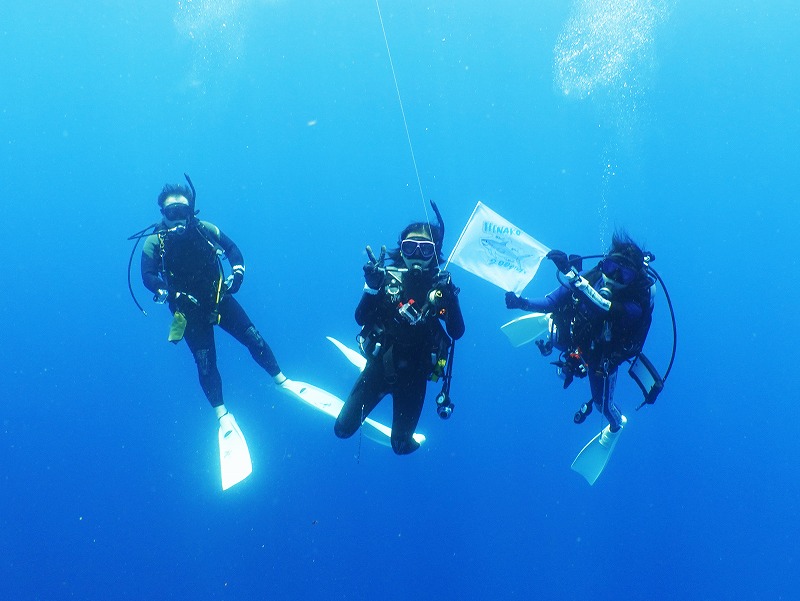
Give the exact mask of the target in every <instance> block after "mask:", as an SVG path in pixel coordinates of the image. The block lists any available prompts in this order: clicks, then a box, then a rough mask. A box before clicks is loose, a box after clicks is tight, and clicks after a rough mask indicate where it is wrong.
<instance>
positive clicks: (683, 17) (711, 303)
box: [0, 0, 800, 601]
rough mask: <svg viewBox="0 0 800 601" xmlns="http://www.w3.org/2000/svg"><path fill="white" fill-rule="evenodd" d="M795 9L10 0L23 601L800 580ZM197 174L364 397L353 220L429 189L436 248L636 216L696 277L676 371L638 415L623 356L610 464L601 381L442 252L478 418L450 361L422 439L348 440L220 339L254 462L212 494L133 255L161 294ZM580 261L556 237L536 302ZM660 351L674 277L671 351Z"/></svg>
mask: <svg viewBox="0 0 800 601" xmlns="http://www.w3.org/2000/svg"><path fill="white" fill-rule="evenodd" d="M378 8H380V15H381V16H382V20H383V25H384V26H385V31H386V36H387V39H388V42H389V48H390V51H391V59H392V60H391V62H390V60H389V54H388V53H387V46H386V43H385V41H384V36H383V31H382V27H381V19H380V18H379V11H378ZM799 27H800V8H798V5H797V3H795V2H790V1H789V0H780V1H778V0H774V1H769V0H732V1H730V2H721V1H719V0H704V1H688V0H663V1H660V0H627V1H622V0H607V1H604V2H600V1H599V0H562V1H556V0H542V1H539V2H519V1H518V2H512V1H508V0H495V1H493V2H476V1H466V2H465V1H462V2H456V1H452V0H451V1H444V0H427V1H425V2H422V1H417V0H404V1H402V2H401V1H398V0H381V2H380V5H379V6H378V5H377V4H376V3H375V2H373V1H371V0H327V1H324V2H322V1H313V0H312V1H307V2H300V1H296V0H274V1H269V0H218V1H212V0H181V1H180V2H175V1H164V0H143V1H140V2H123V1H119V0H116V1H113V0H97V1H94V2H63V1H61V2H59V1H56V2H51V3H31V2H23V1H21V0H6V1H5V2H3V3H2V5H0V80H2V83H1V84H0V85H1V90H2V91H1V92H0V135H1V137H0V143H2V151H0V202H2V208H3V217H4V222H5V227H4V233H5V241H6V242H5V246H6V261H5V273H6V277H5V282H6V284H5V287H6V294H5V300H4V302H3V303H1V304H0V315H1V316H2V322H3V328H2V329H3V332H2V335H0V366H2V367H1V368H0V385H1V387H2V393H0V394H1V396H0V408H2V415H1V416H0V419H1V420H2V428H1V429H0V598H2V599H7V600H58V599H81V600H86V601H90V600H107V599H121V600H122V599H130V600H138V599H219V600H244V599H309V600H311V599H323V600H327V599H387V600H394V599H398V600H399V599H408V598H413V599H421V600H426V599H454V600H461V599H531V598H543V599H587V598H592V599H596V600H600V601H602V600H611V599H614V600H620V599H625V600H628V599H636V600H639V599H647V600H652V599H658V600H661V599H664V600H668V599H692V600H724V599H758V600H779V599H797V598H798V592H797V591H798V588H799V587H800V566H798V558H799V557H800V554H799V553H798V530H799V528H798V523H799V522H798V517H797V511H798V502H799V501H800V479H799V478H798V451H797V448H798V446H797V445H798V442H797V441H798V418H797V402H798V392H797V390H798V383H799V382H800V379H799V378H798V375H797V367H796V363H797V362H796V357H795V355H796V343H797V339H798V334H799V333H800V328H799V327H798V324H797V320H796V307H797V298H796V297H797V294H798V292H799V291H800V288H799V287H798V284H797V283H796V274H797V271H798V259H797V248H796V242H797V239H798V236H797V232H796V229H797V226H798V223H800V195H799V194H798V186H797V175H798V159H800V152H799V151H798V143H797V141H798V139H799V138H800V110H799V109H798V100H797V99H798V92H800V76H798V71H799V70H798V62H797V56H796V55H797V53H796V52H795V46H796V41H795V38H796V32H797V31H798V28H799ZM392 64H393V66H394V70H395V73H396V76H397V84H398V88H399V92H400V98H401V99H402V106H403V110H404V114H403V111H401V108H400V103H399V101H398V93H397V90H396V89H395V83H394V80H393V77H392ZM404 116H405V119H406V121H407V124H408V137H407V135H406V130H405V128H404ZM409 140H410V142H411V146H410V145H409ZM412 148H413V157H414V158H415V160H416V165H417V167H418V170H419V184H418V181H417V175H416V172H415V168H414V162H413V161H412V153H411V149H412ZM184 172H186V173H188V174H190V175H191V177H192V179H193V181H194V183H195V185H196V187H197V207H198V208H199V209H200V211H201V213H200V217H201V218H203V219H207V220H210V221H212V222H213V223H215V224H216V225H218V226H219V227H220V228H221V229H222V230H223V231H224V232H225V233H226V234H228V235H229V236H230V237H231V238H232V239H233V240H234V241H235V242H236V243H237V244H238V245H239V247H240V248H241V250H242V252H243V253H244V256H245V260H246V262H247V276H246V278H245V282H244V285H243V287H242V290H241V291H240V292H239V293H238V295H237V298H238V299H239V301H240V302H241V303H242V305H243V306H244V307H245V309H246V310H247V312H248V314H249V315H250V317H251V318H252V319H253V321H254V322H255V324H256V326H257V327H258V328H259V330H260V331H261V333H262V334H263V335H264V337H265V338H266V339H267V341H268V342H269V344H270V345H271V347H272V348H273V350H274V351H275V354H276V355H277V358H278V360H279V362H280V365H281V367H282V369H283V371H284V373H286V375H287V376H289V377H290V378H293V379H297V380H303V381H308V382H312V383H314V384H317V385H319V386H322V387H324V388H326V389H327V390H330V391H331V392H333V393H334V394H337V395H338V396H340V397H342V398H344V397H346V395H347V393H348V392H349V390H350V387H351V385H352V383H353V381H354V380H355V377H356V372H355V370H354V369H353V368H352V366H350V365H349V364H348V363H347V362H346V361H345V359H344V358H343V357H342V356H341V355H340V354H339V353H338V351H337V350H336V349H335V348H334V347H333V346H332V345H331V344H330V343H329V342H328V341H327V340H325V336H326V335H331V336H335V337H337V338H339V339H341V340H343V341H346V342H352V341H353V340H354V337H355V335H356V334H357V333H358V327H357V326H356V324H355V322H354V319H353V310H354V308H355V305H356V304H357V302H358V300H359V298H360V295H361V287H362V284H363V277H362V271H361V266H362V264H363V263H364V261H365V260H366V255H365V253H364V247H365V245H366V244H370V245H372V247H373V248H377V247H379V246H380V245H381V244H387V245H389V246H390V247H391V246H393V245H395V244H396V241H397V236H398V233H399V232H400V230H401V229H402V228H403V227H404V226H405V225H406V224H407V223H409V222H411V221H414V220H419V219H424V218H425V210H424V206H423V202H422V199H423V198H425V199H428V198H432V199H434V200H436V202H437V203H438V205H439V207H440V209H441V211H442V213H443V216H444V219H445V223H446V226H447V233H446V238H445V247H446V248H445V250H446V252H448V251H449V249H451V248H452V247H453V244H454V243H455V241H456V239H457V236H458V232H459V231H460V230H461V228H462V227H463V225H464V224H465V222H466V220H467V218H468V217H469V215H470V213H471V211H472V209H473V207H474V206H475V203H476V202H477V201H478V200H480V201H483V202H484V203H485V204H487V205H488V206H489V207H491V208H492V209H493V210H495V211H497V212H498V213H500V214H501V215H503V216H504V217H505V218H506V219H508V220H509V221H511V222H512V223H514V224H515V225H517V226H518V227H520V228H522V229H523V230H525V231H526V232H527V233H528V234H530V235H532V236H534V237H535V238H537V239H538V240H540V241H541V242H542V243H544V244H545V245H547V246H549V247H551V248H558V249H562V250H565V251H567V252H571V253H581V254H596V253H599V252H602V251H603V250H604V249H605V248H607V246H608V244H609V242H610V239H611V235H612V234H613V232H614V230H615V228H617V227H624V228H626V229H627V230H628V231H629V233H630V234H631V235H632V236H633V237H634V238H635V239H637V240H639V241H640V242H641V243H642V244H643V245H644V247H645V248H647V249H650V250H652V251H653V252H654V253H655V254H656V257H657V260H656V261H655V262H654V264H653V267H655V269H656V270H658V272H659V273H660V274H661V276H662V277H663V279H664V281H665V283H666V284H667V287H668V291H669V293H670V295H671V297H672V301H673V303H674V307H675V314H676V318H677V326H678V353H677V359H676V362H675V365H674V368H673V370H672V373H671V374H670V377H669V379H668V381H667V385H666V388H665V390H664V392H663V393H662V394H661V396H660V397H659V399H658V402H657V403H656V404H655V405H653V406H646V407H644V408H643V409H642V410H640V411H638V412H637V411H635V407H636V406H637V405H638V404H639V402H640V401H641V393H640V392H639V390H638V388H636V386H635V384H634V382H633V381H632V380H631V379H630V378H628V377H627V376H626V375H625V374H624V372H622V373H621V374H620V379H619V382H618V386H617V396H616V400H617V403H618V405H619V406H620V408H621V409H622V411H623V412H624V413H625V414H626V416H627V417H628V419H629V423H628V426H627V428H626V429H625V432H624V435H623V436H622V437H621V439H620V443H619V444H618V445H617V447H616V451H615V453H614V456H613V457H612V459H611V461H610V463H609V465H608V467H607V468H606V471H605V472H604V473H603V475H602V476H601V478H600V479H599V480H598V482H597V483H596V484H595V485H594V486H592V487H590V486H588V485H587V483H586V482H585V481H584V480H583V478H581V477H580V476H579V475H578V474H576V473H574V472H572V471H571V470H570V469H569V466H570V463H571V462H572V460H573V458H574V457H575V455H576V454H577V453H578V451H580V449H581V448H582V447H583V445H584V444H585V443H586V442H587V441H588V440H589V439H591V437H592V436H593V435H594V434H595V433H596V432H598V431H599V430H600V429H601V428H602V427H603V425H604V423H603V422H602V421H600V418H599V417H598V414H597V412H595V414H593V415H592V416H591V417H590V418H589V419H588V420H587V422H586V423H584V424H583V425H581V426H576V425H574V424H573V423H572V414H573V412H574V411H575V410H576V409H577V408H578V406H579V405H580V404H581V403H583V402H584V401H585V400H587V399H588V386H587V383H586V381H579V382H576V383H574V384H573V385H572V386H571V387H570V388H569V389H568V390H566V391H563V390H562V383H561V381H560V380H559V379H558V378H557V377H556V375H555V372H554V368H553V367H552V366H551V365H549V360H550V359H547V358H543V357H541V356H540V355H539V352H538V350H537V349H536V348H535V347H533V346H532V345H530V346H526V347H521V348H517V349H515V348H512V347H511V346H510V345H509V344H508V342H507V340H506V339H505V337H504V336H503V334H502V333H501V332H500V330H499V326H500V325H502V324H503V323H505V322H506V321H508V320H509V319H511V318H513V317H516V316H518V315H520V314H521V313H520V312H518V311H514V312H512V311H508V310H506V309H505V306H504V302H503V291H502V290H500V289H499V288H496V287H494V286H492V285H491V284H489V283H487V282H485V281H483V280H480V279H478V278H477V277H475V276H473V275H472V274H470V273H467V272H465V271H463V270H461V269H460V268H458V267H455V266H453V267H452V268H451V271H452V273H453V278H454V281H455V283H456V284H457V285H458V286H460V287H461V289H462V290H461V296H460V298H461V306H462V308H463V311H464V317H465V320H466V324H467V333H466V335H465V337H464V338H463V339H462V340H461V341H460V342H459V343H458V345H457V349H456V356H455V363H454V379H453V388H452V397H453V400H454V402H455V404H456V410H455V413H454V415H453V417H452V419H450V420H449V421H446V422H445V421H442V420H440V419H439V418H438V417H437V415H436V413H435V411H434V404H433V402H432V400H433V396H434V395H435V393H436V392H438V390H439V386H438V385H435V384H432V385H430V386H429V389H428V401H427V403H426V406H425V408H424V410H423V416H422V420H421V422H420V426H419V431H421V432H423V433H425V434H426V435H427V437H428V441H427V442H426V443H425V444H424V445H423V447H422V448H421V449H420V450H419V451H418V452H416V453H414V454H413V455H411V456H407V457H397V456H394V455H393V454H392V452H391V451H390V449H387V448H386V447H382V446H379V445H377V444H375V443H374V442H372V441H371V440H368V439H366V438H364V439H363V440H361V439H360V438H359V436H358V435H356V436H355V437H353V438H352V439H349V440H346V441H341V440H338V439H337V438H335V437H334V435H333V421H332V420H331V419H330V418H329V417H327V416H325V415H323V414H322V413H318V412H315V411H314V410H312V409H311V408H309V407H307V406H305V405H302V404H301V403H300V402H299V401H296V400H293V399H291V398H289V397H287V396H284V395H283V394H281V393H280V392H279V391H278V390H276V389H275V387H274V386H273V384H272V383H271V379H270V378H269V377H268V376H267V375H266V374H265V373H263V372H262V371H261V370H260V369H259V368H258V367H257V366H256V365H255V364H254V363H253V361H252V360H251V358H250V356H249V354H248V353H247V351H246V350H245V349H244V348H243V347H241V346H240V345H238V344H237V343H236V342H235V341H234V340H233V339H232V338H230V337H229V336H227V335H225V334H224V333H222V332H219V331H218V335H217V347H218V355H219V367H220V371H221V373H222V377H223V382H224V385H225V400H226V405H227V406H228V408H229V409H230V410H231V411H232V412H233V413H234V414H235V415H236V418H237V421H238V422H239V424H240V426H241V427H242V429H243V431H244V433H245V435H246V436H247V440H248V443H249V446H250V451H251V454H252V458H253V464H254V472H253V474H252V475H251V476H250V477H249V478H248V479H247V480H245V481H244V482H242V483H241V484H238V485H236V486H235V487H234V488H232V489H230V490H228V491H225V492H223V491H222V490H221V489H220V483H219V458H218V450H217V441H216V438H217V422H216V420H215V418H214V413H213V411H212V410H211V408H210V406H209V404H208V402H207V401H206V400H205V398H204V396H203V394H202V392H201V390H200V387H199V385H198V383H197V376H196V370H195V366H194V362H193V360H192V357H191V354H190V353H189V351H188V349H187V348H185V345H180V346H179V347H175V346H173V345H171V344H169V343H167V340H166V336H167V329H168V326H169V315H168V312H167V310H166V309H165V308H163V307H160V306H157V305H154V304H153V303H152V302H150V297H151V295H150V294H149V293H148V292H147V291H146V290H145V289H144V288H143V287H142V285H141V281H140V277H139V272H138V260H139V249H137V252H136V256H135V257H134V263H133V273H132V283H133V290H134V292H135V293H136V295H137V298H138V299H139V301H140V302H141V303H142V305H143V306H144V308H145V309H146V310H147V312H148V316H147V317H144V316H143V315H142V314H141V313H140V312H139V310H138V309H137V308H136V306H135V305H134V303H133V302H132V300H131V298H130V295H129V292H128V289H127V282H126V277H127V276H126V268H127V262H128V259H129V256H130V252H131V249H132V246H133V244H132V243H131V242H127V241H126V238H127V236H128V235H130V234H132V233H134V232H136V231H138V230H140V229H141V228H144V227H145V226H147V225H148V224H150V223H153V222H154V221H156V220H157V218H158V211H157V206H156V196H157V194H158V192H159V191H160V189H161V187H162V186H163V185H164V183H166V182H172V183H180V182H182V181H183V173H184ZM420 184H421V187H422V190H420ZM139 248H141V247H139ZM556 285H557V283H556V279H555V275H554V269H553V268H552V265H551V264H549V263H548V262H545V264H544V265H543V266H542V269H541V270H540V271H539V273H538V274H537V276H536V278H535V279H534V280H533V282H532V283H531V284H530V285H529V286H528V288H527V289H526V291H525V295H526V296H534V295H540V294H544V293H546V292H547V291H549V290H550V289H552V288H554V287H555V286H556ZM793 307H794V309H793ZM671 345H672V328H671V322H670V315H669V311H668V310H667V303H666V302H665V299H664V296H663V295H662V294H661V293H660V292H659V296H658V297H657V298H656V313H655V317H654V324H653V327H652V329H651V332H650V336H649V339H648V342H647V345H646V347H645V352H646V353H647V354H648V356H649V357H651V359H653V361H654V362H655V363H656V366H657V367H659V369H660V370H661V371H662V373H663V371H664V369H665V367H666V364H667V362H668V360H669V355H670V351H671ZM389 410H390V401H389V400H388V399H387V400H386V401H384V402H383V403H382V404H381V405H380V406H379V407H378V410H377V411H376V413H375V415H376V416H377V417H379V418H381V419H382V420H383V421H386V420H387V417H388V415H389Z"/></svg>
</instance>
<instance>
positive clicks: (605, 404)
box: [589, 369, 622, 432]
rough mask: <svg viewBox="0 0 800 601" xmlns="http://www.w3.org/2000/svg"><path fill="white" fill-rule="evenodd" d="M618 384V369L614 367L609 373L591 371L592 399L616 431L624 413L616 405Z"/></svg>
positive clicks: (613, 430)
mask: <svg viewBox="0 0 800 601" xmlns="http://www.w3.org/2000/svg"><path fill="white" fill-rule="evenodd" d="M616 385H617V370H616V369H614V370H612V371H611V372H609V373H608V374H607V375H602V374H601V373H597V372H596V371H595V370H590V371H589V386H590V387H591V389H592V401H594V404H595V406H596V407H597V408H598V409H600V411H602V412H603V415H604V416H605V418H606V419H607V420H608V423H609V425H610V426H611V431H612V432H616V431H617V430H619V429H620V424H621V423H622V414H620V412H619V409H617V406H616V405H614V389H615V388H616Z"/></svg>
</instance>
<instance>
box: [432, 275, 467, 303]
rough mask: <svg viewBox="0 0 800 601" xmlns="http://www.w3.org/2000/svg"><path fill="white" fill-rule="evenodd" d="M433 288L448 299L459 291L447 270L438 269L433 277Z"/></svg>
mask: <svg viewBox="0 0 800 601" xmlns="http://www.w3.org/2000/svg"><path fill="white" fill-rule="evenodd" d="M433 288H434V289H435V290H439V291H441V293H442V296H443V297H444V298H445V299H447V300H448V301H449V300H451V299H452V298H453V297H455V296H457V295H458V293H459V292H461V289H460V288H457V287H456V285H455V284H453V280H452V278H451V277H450V272H449V271H440V272H439V273H438V274H437V275H436V278H434V281H433Z"/></svg>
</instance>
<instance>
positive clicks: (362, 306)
mask: <svg viewBox="0 0 800 601" xmlns="http://www.w3.org/2000/svg"><path fill="white" fill-rule="evenodd" d="M379 294H380V293H379ZM379 306H380V301H379V300H378V294H371V293H369V292H364V294H362V295H361V300H360V301H359V303H358V306H357V307H356V314H355V317H356V323H357V324H358V325H360V326H363V325H366V324H367V322H368V321H372V319H371V317H372V316H373V315H375V314H376V313H377V312H378V307H379Z"/></svg>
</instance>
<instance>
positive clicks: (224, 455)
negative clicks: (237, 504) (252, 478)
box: [219, 413, 253, 490]
mask: <svg viewBox="0 0 800 601" xmlns="http://www.w3.org/2000/svg"><path fill="white" fill-rule="evenodd" d="M219 467H220V472H221V474H222V490H228V489H229V488H230V487H231V486H233V485H234V484H238V483H239V482H241V481H242V480H244V479H245V478H247V476H249V475H250V474H251V473H253V463H252V462H251V461H250V451H249V450H248V448H247V442H245V439H244V434H242V431H241V430H240V429H239V425H238V424H237V423H236V420H235V419H234V418H233V415H232V414H230V413H226V414H225V415H223V416H222V417H220V418H219Z"/></svg>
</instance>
